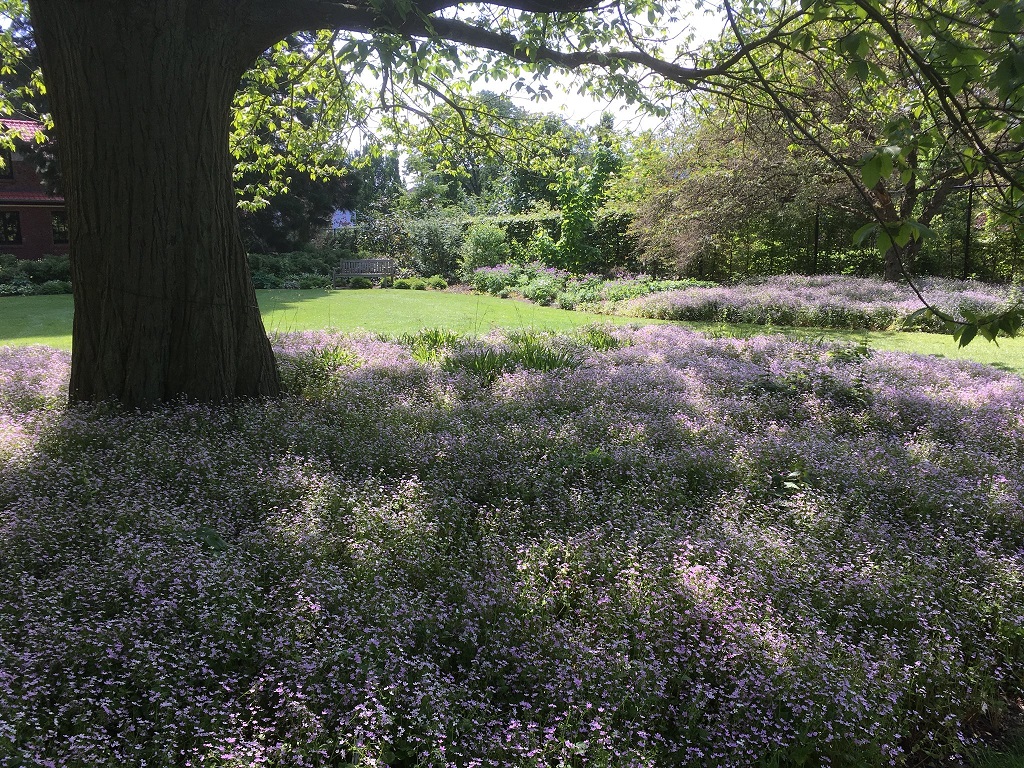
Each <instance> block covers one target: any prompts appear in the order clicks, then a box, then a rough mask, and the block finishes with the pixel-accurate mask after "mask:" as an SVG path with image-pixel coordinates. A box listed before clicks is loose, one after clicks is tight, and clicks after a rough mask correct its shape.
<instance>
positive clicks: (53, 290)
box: [34, 280, 71, 296]
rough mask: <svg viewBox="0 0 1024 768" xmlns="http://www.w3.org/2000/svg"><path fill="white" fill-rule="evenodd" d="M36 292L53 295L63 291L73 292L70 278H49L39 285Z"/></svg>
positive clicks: (37, 293) (38, 294) (40, 294)
mask: <svg viewBox="0 0 1024 768" xmlns="http://www.w3.org/2000/svg"><path fill="white" fill-rule="evenodd" d="M34 293H35V294H36V295H37V296H53V295H57V294H61V293H71V281H70V280H47V281H46V282H45V283H42V284H41V285H37V286H36V288H35V291H34Z"/></svg>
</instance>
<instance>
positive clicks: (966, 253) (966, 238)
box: [963, 184, 974, 280]
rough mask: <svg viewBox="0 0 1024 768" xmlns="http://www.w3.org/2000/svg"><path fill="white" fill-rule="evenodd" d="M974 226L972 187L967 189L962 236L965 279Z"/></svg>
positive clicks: (969, 259) (965, 277) (969, 260)
mask: <svg viewBox="0 0 1024 768" xmlns="http://www.w3.org/2000/svg"><path fill="white" fill-rule="evenodd" d="M973 225H974V185H973V184H972V185H971V186H969V187H967V232H966V234H965V235H964V277H963V279H964V280H966V279H967V275H968V271H967V270H968V266H969V265H970V263H971V227H972V226H973Z"/></svg>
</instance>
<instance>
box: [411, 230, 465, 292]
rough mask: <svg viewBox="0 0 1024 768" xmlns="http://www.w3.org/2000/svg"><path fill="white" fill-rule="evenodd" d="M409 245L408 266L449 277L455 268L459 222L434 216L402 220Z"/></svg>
mask: <svg viewBox="0 0 1024 768" xmlns="http://www.w3.org/2000/svg"><path fill="white" fill-rule="evenodd" d="M406 227H407V229H408V231H409V240H410V244H411V248H412V268H413V269H414V270H415V271H416V272H417V273H419V274H420V275H442V276H444V277H449V278H453V277H455V275H456V274H457V273H458V269H459V253H460V249H461V248H462V241H463V234H462V222H461V221H460V220H459V219H456V218H449V217H445V216H437V217H432V218H429V219H411V220H409V221H407V222H406Z"/></svg>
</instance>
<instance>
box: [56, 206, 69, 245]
mask: <svg viewBox="0 0 1024 768" xmlns="http://www.w3.org/2000/svg"><path fill="white" fill-rule="evenodd" d="M66 242H68V215H67V214H66V213H65V212H64V211H54V212H53V243H54V245H63V244H64V243H66Z"/></svg>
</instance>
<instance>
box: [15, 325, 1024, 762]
mask: <svg viewBox="0 0 1024 768" xmlns="http://www.w3.org/2000/svg"><path fill="white" fill-rule="evenodd" d="M582 334H583V335H581V336H579V337H572V338H560V337H552V336H541V335H537V334H527V333H520V334H494V335H492V336H489V337H486V338H483V339H474V340H465V341H457V340H455V339H450V338H447V337H443V334H434V333H424V334H422V339H423V342H422V343H423V344H424V346H425V347H433V348H434V349H437V350H442V351H441V352H440V354H439V355H438V356H436V358H434V359H429V360H428V361H427V362H421V361H420V360H418V359H416V357H415V356H414V349H413V348H414V347H415V346H416V344H417V343H418V342H416V341H415V340H412V341H410V340H404V341H400V340H382V339H378V338H372V337H369V336H341V335H337V334H330V333H322V332H310V333H303V334H292V335H281V336H279V337H276V338H275V339H274V346H275V349H276V351H277V354H278V357H279V361H280V364H281V367H282V370H284V371H296V373H295V374H294V379H295V381H296V382H297V383H296V385H295V386H294V387H293V388H292V389H291V390H290V394H289V395H288V396H287V397H285V398H283V399H280V400H276V401H249V402H240V403H236V404H231V405H217V406H214V405H199V404H195V403H185V402H182V403H175V404H169V405H166V406H162V407H158V408H154V409H152V410H150V411H147V412H144V413H138V412H129V411H126V410H123V409H120V408H118V407H116V406H113V405H110V404H97V405H93V406H82V407H75V408H71V409H69V408H67V407H66V406H65V405H64V404H63V396H62V394H61V392H62V389H63V388H64V387H66V386H67V381H68V373H69V371H68V356H67V355H66V354H64V353H58V352H52V351H50V350H43V349H41V348H38V347H36V348H28V349H16V350H13V349H4V350H0V536H2V541H3V550H2V556H0V766H4V768H8V767H9V768H14V766H24V765H39V766H52V767H53V768H72V766H74V767H76V768H78V767H80V766H89V767H90V768H107V767H110V768H114V767H115V766H116V767H117V768H121V767H122V766H142V765H146V766H150V767H151V768H171V767H172V766H173V767H175V768H177V767H179V766H197V767H198V766H208V767H210V768H239V767H240V766H258V765H264V766H275V767H278V768H284V767H288V768H292V767H295V768H298V767H299V766H305V767H306V768H328V767H331V768H333V767H336V766H353V765H359V766H376V767H379V768H383V767H384V766H389V767H391V768H397V767H398V766H423V767H424V768H470V767H471V766H473V767H476V766H491V765H501V766H506V765H508V766H559V765H561V766H608V767H612V766H614V767H616V768H618V767H620V766H621V767H622V768H627V767H628V768H662V767H664V768H675V767H676V766H691V765H692V766H708V767H709V768H748V767H749V766H758V765H763V766H780V768H781V767H785V768H791V767H795V766H823V765H830V766H844V767H845V768H854V767H858V768H881V767H882V766H907V767H909V766H925V765H944V764H956V763H957V761H959V760H961V759H962V758H965V757H966V756H968V755H970V754H972V753H973V752H974V751H975V750H976V749H977V748H978V743H977V742H978V737H979V734H985V733H988V732H990V731H998V729H999V727H1000V724H1001V723H1002V722H1003V721H1005V720H1006V719H1010V718H1012V716H1013V714H1014V712H1015V709H1014V708H1015V707H1016V706H1017V705H1016V704H1015V702H1018V701H1019V700H1020V699H1021V697H1022V694H1024V477H1022V475H1021V473H1020V471H1019V468H1020V466H1021V465H1022V462H1024V381H1022V380H1021V379H1020V378H1018V377H1015V376H1013V375H1008V374H1004V373H1000V372H998V371H996V370H994V369H992V368H988V367H984V366H979V365H973V364H969V363H956V362H953V361H945V360H937V359H933V358H925V357H914V356H906V355H897V354H893V353H879V352H871V351H869V350H866V349H862V348H857V347H850V346H837V345H832V344H827V343H823V342H821V343H814V344H806V343H801V342H797V341H793V340H788V339H784V338H779V337H763V336H762V337H754V338H749V339H733V338H720V339H709V338H706V337H703V336H700V335H698V334H695V333H691V332H689V331H687V330H685V329H682V328H678V327H673V326H667V325H658V326H648V327H645V328H641V329H637V330H630V329H625V328H614V329H606V330H605V331H604V332H600V331H593V332H582ZM587 339H590V342H588V341H587ZM611 339H614V340H615V342H614V343H613V342H612V341H611ZM449 342H450V343H449ZM591 342H592V343H591ZM466 350H471V351H474V352H475V353H476V354H477V356H478V357H482V356H484V355H486V354H487V353H488V350H490V354H492V355H493V356H496V357H497V356H501V355H504V354H509V355H511V356H515V355H519V358H517V362H515V363H514V364H510V365H508V366H502V367H500V369H498V370H495V371H494V373H493V375H491V374H487V375H488V376H490V380H489V385H488V386H481V385H480V383H481V382H480V378H479V374H478V373H476V372H471V371H470V370H468V368H467V367H465V366H460V365H451V366H446V365H445V362H446V361H447V360H450V359H453V358H454V357H456V356H458V355H460V354H462V353H463V352H465V351H466ZM516 350H518V351H516ZM524 350H529V351H528V352H527V351H524ZM542 350H548V352H543V351H542ZM549 353H550V354H552V355H555V356H557V355H558V354H559V353H562V354H564V355H566V356H567V359H568V357H571V358H572V359H574V360H575V361H576V364H572V365H537V366H536V367H531V366H529V365H527V364H526V362H527V361H528V360H531V359H532V360H534V362H538V361H540V360H542V359H543V358H544V355H547V354H549ZM531 356H533V357H531ZM298 371H305V373H303V374H301V375H300V374H299V373H298Z"/></svg>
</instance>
